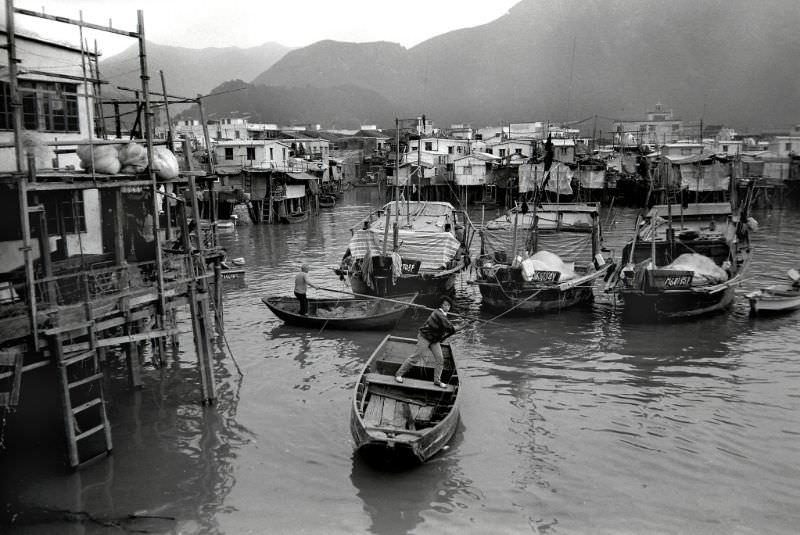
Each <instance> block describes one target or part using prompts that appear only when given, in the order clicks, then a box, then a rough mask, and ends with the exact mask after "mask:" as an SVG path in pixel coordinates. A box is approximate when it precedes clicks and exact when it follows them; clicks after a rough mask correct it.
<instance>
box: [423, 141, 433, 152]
mask: <svg viewBox="0 0 800 535" xmlns="http://www.w3.org/2000/svg"><path fill="white" fill-rule="evenodd" d="M425 150H433V142H432V141H426V142H425Z"/></svg>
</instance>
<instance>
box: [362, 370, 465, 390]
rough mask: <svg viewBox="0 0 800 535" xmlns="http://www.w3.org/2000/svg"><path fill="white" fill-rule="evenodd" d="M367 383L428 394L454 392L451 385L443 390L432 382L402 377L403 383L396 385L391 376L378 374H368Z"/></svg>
mask: <svg viewBox="0 0 800 535" xmlns="http://www.w3.org/2000/svg"><path fill="white" fill-rule="evenodd" d="M367 382H369V383H373V384H379V385H392V386H395V387H397V388H412V389H415V390H427V391H430V392H455V387H454V386H453V385H447V386H446V387H445V388H442V387H439V386H436V385H435V384H433V382H432V381H420V380H419V379H411V378H409V377H404V378H403V382H402V383H398V382H397V381H395V379H394V377H393V376H391V375H382V374H379V373H368V374H367Z"/></svg>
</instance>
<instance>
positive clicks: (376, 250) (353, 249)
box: [348, 229, 461, 269]
mask: <svg viewBox="0 0 800 535" xmlns="http://www.w3.org/2000/svg"><path fill="white" fill-rule="evenodd" d="M383 237H384V232H383V230H376V229H369V230H358V231H355V232H354V233H353V237H352V238H350V243H349V245H348V247H349V249H350V253H351V254H352V255H353V257H355V258H364V257H365V256H367V254H368V253H369V256H375V255H379V254H381V252H382V251H383ZM387 240H388V243H387V244H386V250H387V251H391V250H392V240H393V238H392V232H391V229H390V230H389V232H388V233H387ZM398 244H399V247H398V248H397V253H398V254H399V255H400V256H401V257H402V258H403V260H418V261H419V262H420V268H421V269H442V268H445V267H447V263H448V262H449V261H451V260H453V258H454V257H455V256H456V253H457V252H458V250H459V247H460V246H461V243H460V242H459V241H458V240H457V239H456V238H455V236H453V235H452V234H451V233H449V232H443V231H442V232H425V231H413V230H400V231H399V232H398Z"/></svg>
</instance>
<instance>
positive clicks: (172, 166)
mask: <svg viewBox="0 0 800 535" xmlns="http://www.w3.org/2000/svg"><path fill="white" fill-rule="evenodd" d="M76 152H77V154H78V158H80V161H81V167H82V168H83V169H85V170H86V171H91V170H92V169H94V171H95V172H97V173H103V174H109V175H114V174H117V173H120V172H122V173H127V174H138V173H143V172H145V170H147V167H148V159H147V149H146V148H145V147H143V146H142V145H139V144H138V143H125V144H122V145H121V146H118V145H109V144H103V145H92V144H89V145H80V146H79V147H78V149H77V151H76ZM153 171H154V172H155V174H156V176H158V177H159V178H163V179H171V178H175V177H177V176H178V172H179V167H178V159H177V158H175V155H174V154H173V153H172V152H171V151H170V150H169V149H168V148H166V147H162V146H156V147H153Z"/></svg>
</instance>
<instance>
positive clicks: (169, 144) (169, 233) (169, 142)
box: [158, 71, 174, 241]
mask: <svg viewBox="0 0 800 535" xmlns="http://www.w3.org/2000/svg"><path fill="white" fill-rule="evenodd" d="M158 72H159V73H160V74H161V90H162V91H163V92H164V112H165V113H166V115H167V147H169V150H170V152H174V146H173V144H172V119H170V116H169V102H167V96H166V95H167V86H166V84H165V82H164V71H158ZM164 190H165V191H166V186H164ZM164 215H165V216H166V220H167V231H166V239H167V241H171V240H172V211H171V209H170V205H169V200H168V199H166V198H165V199H164Z"/></svg>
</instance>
